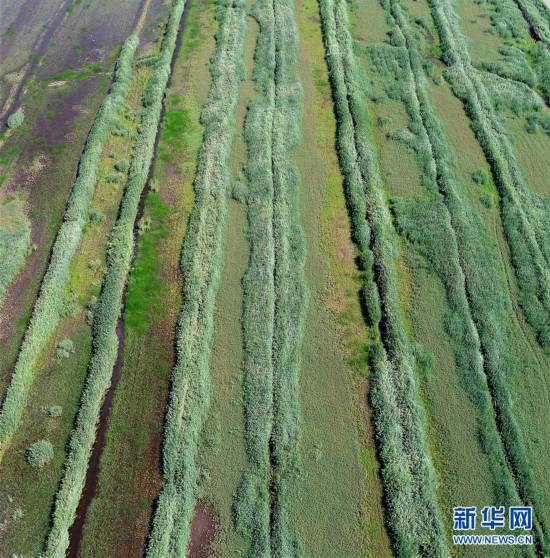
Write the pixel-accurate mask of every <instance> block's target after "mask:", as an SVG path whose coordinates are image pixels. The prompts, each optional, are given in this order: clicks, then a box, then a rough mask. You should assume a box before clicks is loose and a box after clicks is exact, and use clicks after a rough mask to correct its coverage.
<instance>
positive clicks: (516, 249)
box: [430, 0, 550, 350]
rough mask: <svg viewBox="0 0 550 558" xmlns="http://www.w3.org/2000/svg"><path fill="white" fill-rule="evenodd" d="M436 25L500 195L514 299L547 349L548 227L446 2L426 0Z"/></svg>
mask: <svg viewBox="0 0 550 558" xmlns="http://www.w3.org/2000/svg"><path fill="white" fill-rule="evenodd" d="M430 7H431V11H432V15H433V18H434V21H435V25H436V27H437V29H438V32H439V35H440V38H441V46H442V50H443V58H444V61H445V63H446V64H447V66H448V68H447V70H446V78H447V79H448V81H449V83H450V84H451V87H452V88H453V92H454V93H455V95H457V97H459V98H460V99H461V100H462V101H463V103H464V106H465V108H466V111H467V113H468V115H469V117H470V119H471V121H472V125H473V129H474V132H475V134H476V137H477V139H478V141H479V143H480V145H481V147H482V148H483V150H484V152H485V156H486V158H487V160H488V161H489V163H490V164H491V167H492V170H493V175H494V178H495V183H496V185H497V187H498V190H499V194H500V204H501V205H500V208H501V214H502V223H503V226H504V231H505V234H506V240H507V243H508V246H509V248H510V255H511V260H512V265H513V267H514V271H515V275H516V279H517V283H518V286H519V290H520V294H519V302H520V306H521V308H522V310H523V312H524V314H525V317H526V319H527V321H528V323H529V324H530V325H531V326H532V327H533V329H534V330H535V333H536V335H537V339H538V341H539V343H540V345H541V346H542V347H543V348H544V349H546V350H548V349H549V348H550V266H549V262H550V242H549V238H550V230H548V225H547V222H546V221H545V218H544V207H541V202H540V200H537V199H536V197H535V196H534V194H533V193H532V192H531V191H530V190H529V187H528V185H527V184H526V182H525V180H524V178H523V176H522V173H521V170H520V168H519V165H518V163H517V160H516V157H515V155H514V152H513V149H512V146H511V144H510V141H509V139H508V138H507V136H506V134H505V131H504V129H503V127H502V124H501V123H500V121H499V118H498V116H497V114H496V113H495V109H494V107H493V104H492V101H491V98H490V96H489V93H488V91H487V89H486V87H485V84H484V82H483V79H482V75H481V74H480V72H479V71H477V70H476V69H475V68H474V67H473V66H472V65H471V62H470V57H469V53H468V50H467V47H466V45H465V41H464V37H463V35H462V34H461V32H460V30H459V29H458V27H457V24H456V14H455V13H454V12H453V11H452V8H451V7H450V6H449V5H448V4H447V3H446V2H441V1H439V0H436V1H430Z"/></svg>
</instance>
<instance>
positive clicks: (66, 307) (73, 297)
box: [61, 290, 80, 318]
mask: <svg viewBox="0 0 550 558" xmlns="http://www.w3.org/2000/svg"><path fill="white" fill-rule="evenodd" d="M79 312H80V303H79V302H78V296H77V294H76V293H75V292H74V291H73V290H71V291H69V292H68V293H67V294H66V295H65V298H64V299H63V307H62V309H61V315H62V316H64V317H66V318H69V317H70V318H74V317H75V316H77V315H78V313H79Z"/></svg>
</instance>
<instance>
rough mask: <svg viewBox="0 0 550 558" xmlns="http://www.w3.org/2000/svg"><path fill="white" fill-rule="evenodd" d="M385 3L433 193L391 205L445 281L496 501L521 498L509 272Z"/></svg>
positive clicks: (410, 46) (406, 29) (395, 5)
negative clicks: (510, 452) (511, 455)
mask: <svg viewBox="0 0 550 558" xmlns="http://www.w3.org/2000/svg"><path fill="white" fill-rule="evenodd" d="M382 4H383V6H384V8H385V9H386V10H387V12H388V18H389V21H390V22H391V24H392V43H393V45H394V46H391V47H390V46H384V47H382V48H381V49H380V52H379V53H378V56H379V59H378V64H377V67H383V66H384V65H383V64H382V63H381V60H380V56H381V53H382V52H386V53H387V55H389V57H390V58H393V59H395V60H400V61H401V64H399V65H398V66H399V67H400V69H401V72H400V73H399V75H397V76H392V77H393V78H394V79H396V80H397V81H399V83H401V84H402V96H403V101H404V103H405V105H406V107H407V111H408V113H409V116H410V118H411V123H410V125H409V132H410V133H411V134H414V140H412V141H411V144H412V145H414V146H415V150H416V152H417V155H418V158H419V161H420V164H421V169H422V171H423V182H424V184H425V185H426V187H427V189H428V191H429V192H430V194H431V196H430V198H429V199H428V200H422V201H416V200H406V201H399V202H396V204H395V206H394V209H395V212H396V214H397V216H398V221H399V225H400V227H401V228H402V230H403V233H404V235H405V236H406V238H408V239H409V241H410V242H411V243H412V244H413V245H414V246H415V247H416V248H417V249H418V250H419V251H420V252H421V253H422V254H423V255H424V256H425V257H426V258H428V260H429V261H430V262H431V263H432V265H433V268H434V270H435V271H436V273H437V274H438V275H439V276H440V278H441V280H442V281H443V284H444V285H445V286H446V291H447V297H448V301H449V306H450V308H451V311H452V314H451V315H450V316H449V317H448V318H447V331H448V333H449V335H450V337H451V339H452V340H453V347H454V351H455V356H456V362H457V366H458V367H459V369H460V371H461V373H462V374H463V385H464V386H465V387H466V389H467V391H468V393H469V395H470V398H471V400H472V402H473V403H474V404H475V405H476V407H477V409H478V413H479V415H478V427H479V431H480V438H481V442H482V446H483V448H484V451H485V452H486V453H487V455H488V457H489V465H490V468H491V473H492V476H493V483H494V486H495V488H496V489H497V494H496V496H497V499H498V501H499V502H503V503H507V504H508V505H518V503H519V502H520V497H519V495H518V490H517V489H516V486H515V484H514V479H516V480H517V482H520V481H521V479H522V477H516V471H515V470H514V469H513V468H512V471H510V470H509V468H508V463H507V461H506V455H505V451H504V447H503V441H504V444H505V446H506V445H507V443H508V444H509V443H513V444H516V445H517V444H523V442H522V441H520V440H521V439H520V440H516V439H512V440H508V439H507V438H508V437H509V436H510V435H511V434H514V435H516V434H517V435H519V432H516V430H515V429H514V428H512V429H510V428H508V422H507V421H509V420H512V421H513V424H515V418H514V417H513V415H511V409H508V410H507V412H505V413H504V414H501V408H502V407H505V408H507V402H508V401H509V400H510V393H509V388H508V386H507V382H506V375H508V374H509V373H510V369H513V368H514V365H513V364H512V362H511V361H510V359H508V360H504V357H505V353H506V350H505V349H504V348H505V347H506V346H507V345H508V343H509V341H510V338H509V328H508V325H507V324H508V321H509V317H510V314H511V313H512V312H513V309H512V306H511V302H510V300H509V298H508V297H507V296H503V293H507V285H506V278H505V277H503V276H502V273H501V272H500V271H499V270H500V266H499V255H498V253H496V252H495V250H494V249H493V248H492V247H491V246H492V245H491V242H490V240H489V238H488V235H487V233H486V232H485V227H484V225H483V223H482V221H481V218H480V217H479V215H478V214H477V213H476V212H475V210H474V209H473V208H472V207H466V206H465V201H464V200H463V199H461V198H460V196H459V192H460V190H461V188H460V187H459V186H458V184H457V181H456V177H455V176H454V173H453V171H452V168H453V166H454V165H453V162H452V160H451V156H450V153H451V148H450V145H449V144H448V142H447V140H446V138H445V137H444V134H443V130H442V128H441V124H440V122H439V120H438V119H437V116H436V115H435V113H434V111H433V109H432V107H431V104H430V102H429V99H428V96H427V94H426V91H425V88H424V86H425V83H426V79H425V75H424V70H423V67H422V59H421V57H420V55H419V50H418V45H417V43H416V40H415V38H414V34H413V32H412V30H411V28H410V25H409V22H408V18H407V16H406V15H405V14H404V12H403V10H402V8H401V5H400V4H399V2H397V1H396V0H386V1H384V2H383V3H382ZM392 51H393V52H392ZM388 67H389V64H388ZM490 285H491V286H492V288H490V287H489V286H490ZM497 285H499V286H500V288H496V286H497ZM493 402H494V407H495V408H493ZM499 425H500V429H501V432H499ZM501 435H502V438H503V440H502V439H501V438H500V436H501Z"/></svg>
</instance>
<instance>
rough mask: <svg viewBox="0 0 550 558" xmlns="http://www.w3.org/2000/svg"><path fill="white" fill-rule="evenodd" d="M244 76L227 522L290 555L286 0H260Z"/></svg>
mask: <svg viewBox="0 0 550 558" xmlns="http://www.w3.org/2000/svg"><path fill="white" fill-rule="evenodd" d="M254 15H255V17H256V19H257V21H258V24H259V34H258V42H257V48H256V52H255V69H254V76H253V77H254V79H255V82H256V86H257V89H258V91H259V92H260V95H259V96H258V97H257V98H256V99H254V101H253V102H252V103H251V104H250V106H249V111H248V115H247V119H246V128H245V135H246V142H247V166H246V171H247V178H248V184H249V191H248V196H247V204H248V222H249V231H250V232H249V239H250V250H251V252H250V259H249V264H248V270H247V272H246V275H245V278H244V283H243V286H244V310H243V318H242V324H243V334H244V343H245V358H244V373H245V379H244V402H245V417H246V443H247V456H248V460H249V463H248V470H247V471H246V472H245V476H244V478H243V480H242V483H241V486H240V489H239V494H238V496H237V503H236V514H237V526H238V528H239V530H240V531H241V533H242V534H243V536H244V537H245V539H246V540H247V543H248V545H249V551H248V552H249V555H250V556H266V557H267V556H295V555H298V554H299V545H298V541H297V540H296V536H295V534H294V533H293V530H292V528H291V525H290V524H289V507H288V506H289V503H288V500H289V497H288V490H289V485H288V483H289V480H290V478H291V477H292V475H293V473H294V472H295V470H296V462H297V443H298V435H299V403H298V375H299V364H300V362H299V360H300V357H299V352H300V347H301V339H302V328H303V318H304V305H305V284H304V279H303V262H304V248H303V238H302V232H301V230H300V227H299V224H298V207H297V206H298V199H297V195H298V175H297V171H296V168H295V167H294V166H293V165H292V163H291V162H290V153H291V150H292V148H293V147H294V146H295V145H296V144H297V141H298V138H299V121H300V117H301V109H300V103H301V98H302V96H301V88H300V85H299V83H298V82H297V79H296V77H295V75H294V71H293V68H292V66H293V64H294V62H295V59H296V46H297V33H296V24H295V21H294V6H293V3H292V2H289V1H288V0H275V1H273V0H260V1H258V3H257V4H256V7H255V11H254Z"/></svg>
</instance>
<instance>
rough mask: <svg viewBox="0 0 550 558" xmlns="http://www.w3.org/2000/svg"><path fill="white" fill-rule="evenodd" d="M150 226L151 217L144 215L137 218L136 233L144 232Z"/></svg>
mask: <svg viewBox="0 0 550 558" xmlns="http://www.w3.org/2000/svg"><path fill="white" fill-rule="evenodd" d="M150 228H151V217H149V216H148V215H146V216H145V217H142V218H141V219H140V220H139V223H138V234H139V235H142V234H145V233H146V232H147V231H148V230H149V229H150Z"/></svg>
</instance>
